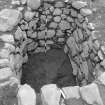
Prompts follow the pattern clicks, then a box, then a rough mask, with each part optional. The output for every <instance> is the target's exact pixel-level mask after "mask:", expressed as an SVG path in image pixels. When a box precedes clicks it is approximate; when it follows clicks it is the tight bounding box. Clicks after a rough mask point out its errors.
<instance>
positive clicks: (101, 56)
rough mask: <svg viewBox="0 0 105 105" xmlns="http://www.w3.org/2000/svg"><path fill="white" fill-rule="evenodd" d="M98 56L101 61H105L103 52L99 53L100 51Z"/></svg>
mask: <svg viewBox="0 0 105 105" xmlns="http://www.w3.org/2000/svg"><path fill="white" fill-rule="evenodd" d="M98 56H99V58H100V59H101V60H103V59H104V56H103V54H102V52H101V50H99V51H98Z"/></svg>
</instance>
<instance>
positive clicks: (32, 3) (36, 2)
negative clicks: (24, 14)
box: [27, 0, 41, 10]
mask: <svg viewBox="0 0 105 105" xmlns="http://www.w3.org/2000/svg"><path fill="white" fill-rule="evenodd" d="M40 5H41V1H40V0H27V6H28V7H30V8H31V9H33V10H36V9H38V8H39V7H40Z"/></svg>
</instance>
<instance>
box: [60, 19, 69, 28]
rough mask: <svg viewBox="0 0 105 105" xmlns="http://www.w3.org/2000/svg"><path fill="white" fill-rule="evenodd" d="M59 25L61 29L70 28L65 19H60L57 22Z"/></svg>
mask: <svg viewBox="0 0 105 105" xmlns="http://www.w3.org/2000/svg"><path fill="white" fill-rule="evenodd" d="M59 27H60V29H61V30H66V29H70V24H69V23H68V22H67V21H65V20H62V21H61V22H60V23H59Z"/></svg>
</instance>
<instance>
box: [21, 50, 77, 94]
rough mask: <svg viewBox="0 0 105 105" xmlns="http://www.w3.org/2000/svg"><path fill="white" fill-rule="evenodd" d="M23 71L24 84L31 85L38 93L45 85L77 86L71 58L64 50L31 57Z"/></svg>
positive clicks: (22, 80) (50, 51)
mask: <svg viewBox="0 0 105 105" xmlns="http://www.w3.org/2000/svg"><path fill="white" fill-rule="evenodd" d="M22 69H23V70H22V72H23V73H22V79H21V82H22V84H25V83H28V84H30V85H31V86H32V87H33V88H34V89H35V90H36V91H37V92H39V91H40V88H41V87H42V86H43V85H45V84H50V83H56V84H57V85H58V87H65V86H74V85H76V78H75V76H73V74H72V71H73V69H72V66H71V63H70V60H69V57H68V56H67V55H66V54H65V53H64V51H63V49H51V50H49V51H48V52H46V53H38V54H33V55H29V60H28V62H27V64H24V65H23V68H22Z"/></svg>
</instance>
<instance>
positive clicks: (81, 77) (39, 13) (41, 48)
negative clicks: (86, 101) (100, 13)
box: [0, 0, 105, 105]
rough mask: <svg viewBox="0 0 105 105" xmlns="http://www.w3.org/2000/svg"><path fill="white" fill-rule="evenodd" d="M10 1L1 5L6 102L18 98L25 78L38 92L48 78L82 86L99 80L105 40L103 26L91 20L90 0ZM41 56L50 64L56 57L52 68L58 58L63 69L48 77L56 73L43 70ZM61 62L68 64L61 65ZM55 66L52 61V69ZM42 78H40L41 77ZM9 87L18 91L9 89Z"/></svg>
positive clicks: (2, 80)
mask: <svg viewBox="0 0 105 105" xmlns="http://www.w3.org/2000/svg"><path fill="white" fill-rule="evenodd" d="M4 4H5V3H4ZM11 4H12V5H10V6H5V7H6V8H4V9H2V8H1V11H0V48H1V50H0V58H1V59H0V67H1V68H0V69H1V70H0V75H1V76H0V85H1V87H0V89H1V94H0V96H1V97H2V99H0V102H1V104H2V105H7V103H8V105H9V104H11V103H10V102H8V101H5V100H7V99H8V98H11V97H12V98H16V93H17V91H18V86H19V85H22V84H24V83H29V84H30V85H31V86H32V87H34V88H35V90H36V91H38V92H39V91H40V87H41V86H43V85H44V84H49V83H56V84H58V85H59V86H60V87H63V86H69V85H70V86H71V85H80V86H83V85H87V84H89V83H91V82H92V81H93V80H94V78H95V77H94V72H95V70H96V69H99V68H100V67H103V68H105V58H104V57H105V43H104V41H103V40H102V37H101V36H100V32H99V30H96V28H97V27H95V26H94V24H93V23H91V22H90V20H89V18H91V17H89V16H91V15H92V14H93V11H92V10H91V9H90V8H89V6H88V3H87V2H85V1H84V2H83V1H74V0H73V1H72V0H65V1H63V0H57V1H55V0H51V1H50V0H43V1H40V0H20V1H18V0H13V1H12V2H11ZM50 53H51V54H50ZM51 55H53V56H51ZM41 56H42V58H41V60H42V61H43V62H48V63H46V64H47V65H48V64H50V61H51V66H52V68H54V66H56V65H54V63H55V62H59V63H58V65H60V67H61V69H57V70H56V68H55V70H54V72H53V73H55V71H56V73H55V74H54V75H55V77H52V78H53V79H52V78H49V77H50V75H52V74H50V75H49V74H47V75H49V76H48V77H46V73H48V72H46V71H43V68H42V66H40V65H39V62H41V60H39V59H38V57H41ZM57 57H58V58H57ZM59 58H60V59H61V60H59ZM44 59H45V60H46V61H45V60H44ZM48 59H49V60H48ZM62 59H63V60H62ZM63 61H64V62H63ZM52 62H53V63H52ZM62 62H63V64H65V65H66V66H64V65H63V66H62ZM37 63H38V64H37ZM41 63H42V62H41ZM60 63H61V64H60ZM42 64H43V63H42ZM36 66H38V69H37V67H36ZM39 66H40V68H41V69H40V68H39ZM44 66H45V65H44ZM51 66H48V67H50V68H49V69H50V71H51V72H52V71H53V70H52V68H51ZM48 67H47V70H49V69H48ZM35 69H36V71H35ZM38 70H39V71H40V72H41V73H42V74H41V75H43V76H44V77H46V78H44V77H43V78H44V79H45V81H42V82H41V81H40V80H43V78H42V79H39V78H41V77H40V75H37V73H39V71H38ZM65 70H66V71H67V72H65ZM34 71H35V72H34ZM37 71H38V72H37ZM34 73H35V75H34ZM49 73H50V72H49ZM57 73H58V74H57ZM32 74H33V77H34V76H35V78H34V79H33V77H31V76H32ZM56 74H57V75H56ZM59 74H60V75H63V77H64V78H63V77H60V83H59V81H58V78H59ZM3 75H4V76H3ZM26 75H27V76H26ZM37 76H39V77H37ZM65 77H67V78H66V79H65ZM63 79H64V81H63ZM31 80H32V81H31ZM37 80H39V81H38V82H36V81H37ZM62 81H63V82H62ZM68 81H69V82H68ZM72 81H73V83H71V82H72ZM35 83H36V85H34V84H35ZM5 88H6V89H7V88H8V91H9V90H10V93H11V92H12V93H13V95H11V94H10V93H9V92H8V91H7V90H6V91H5ZM6 92H7V93H6ZM3 99H4V100H3ZM9 100H10V99H9ZM3 102H5V103H3ZM11 105H12V104H11Z"/></svg>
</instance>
